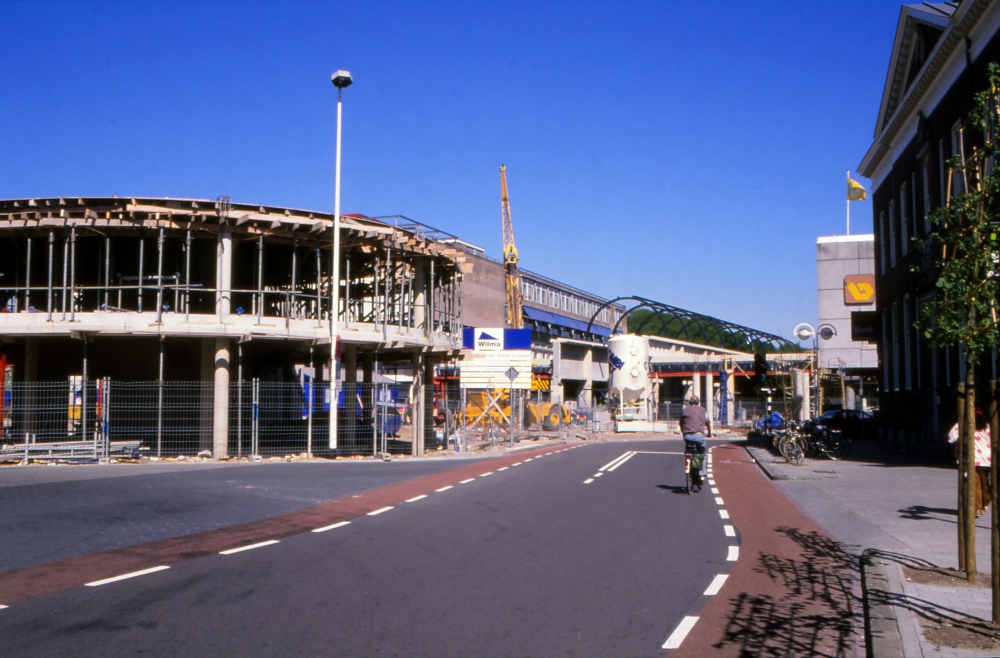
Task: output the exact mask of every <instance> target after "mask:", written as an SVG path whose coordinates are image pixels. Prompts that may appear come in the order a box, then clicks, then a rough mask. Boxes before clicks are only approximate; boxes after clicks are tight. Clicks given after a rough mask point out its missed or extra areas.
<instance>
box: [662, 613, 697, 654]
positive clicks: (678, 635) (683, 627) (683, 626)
mask: <svg viewBox="0 0 1000 658" xmlns="http://www.w3.org/2000/svg"><path fill="white" fill-rule="evenodd" d="M697 621H698V618H697V617H685V618H684V619H682V620H681V623H680V624H678V625H677V628H676V629H675V630H674V632H673V633H671V634H670V637H668V638H667V641H666V642H664V643H663V646H662V647H661V648H662V649H677V648H678V647H680V646H681V642H683V641H684V638H686V637H687V634H688V633H690V632H691V629H692V628H694V625H695V623H696V622H697Z"/></svg>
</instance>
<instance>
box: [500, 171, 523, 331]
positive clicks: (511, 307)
mask: <svg viewBox="0 0 1000 658" xmlns="http://www.w3.org/2000/svg"><path fill="white" fill-rule="evenodd" d="M500 195H501V199H502V213H503V267H504V273H505V277H504V278H505V282H506V286H507V324H508V325H510V327H511V328H513V329H520V328H521V326H522V318H521V274H520V273H519V272H518V271H517V247H515V246H514V225H513V224H512V223H511V220H510V201H509V200H508V199H507V167H505V166H504V165H500Z"/></svg>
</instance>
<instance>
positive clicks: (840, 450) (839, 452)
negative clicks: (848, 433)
mask: <svg viewBox="0 0 1000 658" xmlns="http://www.w3.org/2000/svg"><path fill="white" fill-rule="evenodd" d="M823 452H824V453H825V454H826V456H827V457H829V458H830V459H833V460H837V459H843V458H844V457H846V456H847V455H849V454H851V442H850V441H849V440H848V439H845V438H844V437H842V436H837V435H832V436H828V437H826V440H825V441H824V442H823Z"/></svg>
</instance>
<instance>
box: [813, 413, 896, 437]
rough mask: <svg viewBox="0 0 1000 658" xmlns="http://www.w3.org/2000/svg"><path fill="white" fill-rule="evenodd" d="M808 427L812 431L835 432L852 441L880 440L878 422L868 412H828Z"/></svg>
mask: <svg viewBox="0 0 1000 658" xmlns="http://www.w3.org/2000/svg"><path fill="white" fill-rule="evenodd" d="M806 427H807V428H808V429H810V430H811V431H814V432H818V431H823V430H834V431H836V432H840V433H841V434H843V435H844V436H846V437H847V438H848V439H851V440H852V441H863V440H866V439H877V438H878V420H877V419H876V418H875V417H874V416H872V415H871V414H870V413H868V412H867V411H860V410H857V409H838V410H836V411H827V412H826V413H824V414H822V415H820V416H819V418H817V419H816V420H813V421H810V422H808V423H807V424H806Z"/></svg>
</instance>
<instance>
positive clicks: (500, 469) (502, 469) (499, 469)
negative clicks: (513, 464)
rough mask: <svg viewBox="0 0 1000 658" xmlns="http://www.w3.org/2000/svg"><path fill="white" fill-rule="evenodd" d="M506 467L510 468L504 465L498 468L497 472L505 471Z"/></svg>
mask: <svg viewBox="0 0 1000 658" xmlns="http://www.w3.org/2000/svg"><path fill="white" fill-rule="evenodd" d="M508 468H510V466H504V467H503V468H498V469H497V473H499V472H500V471H506V470H507V469H508Z"/></svg>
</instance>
